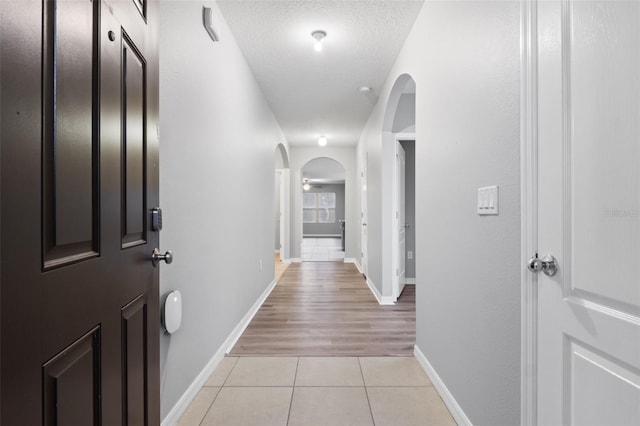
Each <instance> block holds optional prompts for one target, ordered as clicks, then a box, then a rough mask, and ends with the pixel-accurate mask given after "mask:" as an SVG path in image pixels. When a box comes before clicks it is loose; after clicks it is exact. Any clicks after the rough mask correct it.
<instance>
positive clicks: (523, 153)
mask: <svg viewBox="0 0 640 426" xmlns="http://www.w3.org/2000/svg"><path fill="white" fill-rule="evenodd" d="M520 43H521V45H520V73H521V79H520V95H521V96H520V99H521V101H520V117H521V118H520V185H521V187H520V206H521V207H520V209H521V210H520V212H521V213H520V215H521V225H520V227H521V235H520V238H521V245H520V247H521V253H520V271H521V272H520V275H521V280H520V286H521V296H520V297H521V304H520V305H521V313H520V315H521V320H520V323H521V359H520V366H521V367H520V375H521V376H520V377H521V380H520V395H521V397H520V398H521V402H520V406H521V407H520V409H521V417H520V423H521V424H522V425H523V426H533V425H536V424H537V397H536V395H537V374H538V372H537V365H538V361H537V349H538V348H537V321H538V315H537V299H538V294H537V289H538V288H537V285H538V282H537V281H538V280H537V276H536V274H532V273H531V272H529V271H528V270H527V268H526V264H527V262H528V260H529V259H530V258H531V257H532V256H533V255H534V254H535V252H536V251H537V246H538V242H537V235H538V155H537V152H538V131H537V130H538V116H537V111H538V108H537V107H538V99H537V93H538V73H537V70H538V56H537V55H538V51H537V0H520Z"/></svg>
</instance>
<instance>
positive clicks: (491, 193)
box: [478, 185, 498, 215]
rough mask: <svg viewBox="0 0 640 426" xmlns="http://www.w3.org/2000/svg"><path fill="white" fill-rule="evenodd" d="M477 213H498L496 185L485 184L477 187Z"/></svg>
mask: <svg viewBox="0 0 640 426" xmlns="http://www.w3.org/2000/svg"><path fill="white" fill-rule="evenodd" d="M478 214H479V215H497V214H498V186H497V185H494V186H485V187H483V188H478Z"/></svg>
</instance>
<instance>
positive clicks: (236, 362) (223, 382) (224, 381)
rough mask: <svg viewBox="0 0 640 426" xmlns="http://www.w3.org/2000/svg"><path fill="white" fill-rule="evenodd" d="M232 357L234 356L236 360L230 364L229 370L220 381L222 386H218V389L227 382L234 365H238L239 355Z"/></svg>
mask: <svg viewBox="0 0 640 426" xmlns="http://www.w3.org/2000/svg"><path fill="white" fill-rule="evenodd" d="M229 358H231V357H229ZM233 358H235V359H236V360H235V362H234V363H233V365H232V366H231V368H230V369H229V372H228V373H227V375H226V376H225V378H224V380H223V381H222V386H220V389H222V388H223V387H224V385H226V384H227V380H229V377H230V376H231V373H232V372H233V370H234V368H236V365H238V361H240V357H233Z"/></svg>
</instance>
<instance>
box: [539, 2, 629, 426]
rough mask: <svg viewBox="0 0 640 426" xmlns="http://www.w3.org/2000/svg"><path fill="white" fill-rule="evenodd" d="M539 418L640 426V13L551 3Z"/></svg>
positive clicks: (542, 91)
mask: <svg viewBox="0 0 640 426" xmlns="http://www.w3.org/2000/svg"><path fill="white" fill-rule="evenodd" d="M537 11H538V16H537V17H538V27H537V34H538V35H537V37H538V41H537V47H538V70H539V71H538V72H539V76H538V108H537V110H538V164H539V166H538V231H537V234H538V249H539V255H540V257H542V256H544V255H547V254H551V255H553V256H554V257H555V258H556V259H557V263H558V265H559V269H558V272H557V274H556V275H554V276H547V275H546V274H543V273H542V272H539V273H538V274H537V278H538V279H537V281H538V314H537V316H538V324H537V330H538V339H537V345H538V351H537V359H538V365H537V371H538V373H537V386H538V391H537V418H538V423H539V424H542V425H559V424H566V425H569V424H571V425H573V424H576V425H639V424H640V2H638V1H578V0H573V1H571V0H564V1H559V0H554V1H540V2H538V5H537Z"/></svg>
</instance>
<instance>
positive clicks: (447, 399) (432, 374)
mask: <svg viewBox="0 0 640 426" xmlns="http://www.w3.org/2000/svg"><path fill="white" fill-rule="evenodd" d="M413 355H414V356H415V357H416V360H417V361H418V364H420V366H421V367H422V369H423V370H424V372H425V373H427V376H429V380H431V383H432V384H433V387H434V388H435V389H436V390H437V391H438V393H439V394H440V398H442V401H444V403H445V405H446V406H447V408H448V409H449V412H450V413H451V415H452V416H453V419H454V420H455V421H456V423H457V424H458V425H459V426H472V423H471V420H469V418H468V417H467V415H466V414H465V413H464V411H463V410H462V407H460V404H458V401H456V399H455V398H454V397H453V395H452V394H451V392H449V389H448V388H447V386H446V385H445V384H444V382H443V381H442V379H441V378H440V376H438V373H436V370H434V368H433V366H432V365H431V363H429V361H428V360H427V357H425V356H424V354H423V353H422V351H421V350H420V348H419V347H418V345H415V346H414V347H413Z"/></svg>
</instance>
